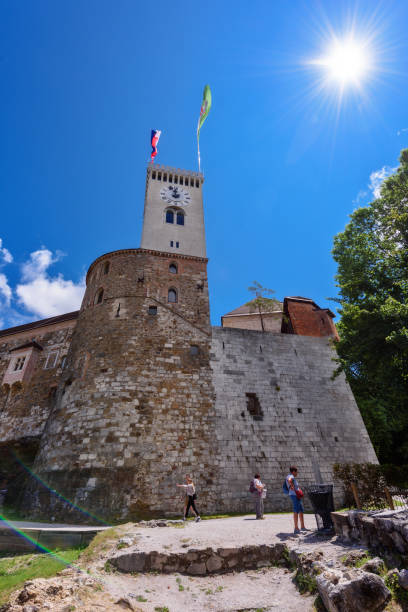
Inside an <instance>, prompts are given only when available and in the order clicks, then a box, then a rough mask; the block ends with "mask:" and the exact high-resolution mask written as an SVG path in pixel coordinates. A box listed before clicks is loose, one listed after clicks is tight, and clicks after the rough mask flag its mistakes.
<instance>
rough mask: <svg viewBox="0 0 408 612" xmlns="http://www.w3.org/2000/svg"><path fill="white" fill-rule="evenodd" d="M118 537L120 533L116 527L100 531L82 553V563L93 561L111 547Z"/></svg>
mask: <svg viewBox="0 0 408 612" xmlns="http://www.w3.org/2000/svg"><path fill="white" fill-rule="evenodd" d="M118 537H119V533H118V531H117V529H115V527H111V528H110V529H105V530H104V531H99V533H97V534H96V536H95V537H94V539H93V540H92V542H90V544H89V545H88V546H87V548H85V550H84V551H83V552H82V554H81V559H80V561H85V563H88V562H89V561H92V560H93V559H95V558H96V557H97V556H98V554H99V553H101V552H102V551H103V550H106V548H108V547H109V543H110V542H112V541H114V540H116V539H117V538H118Z"/></svg>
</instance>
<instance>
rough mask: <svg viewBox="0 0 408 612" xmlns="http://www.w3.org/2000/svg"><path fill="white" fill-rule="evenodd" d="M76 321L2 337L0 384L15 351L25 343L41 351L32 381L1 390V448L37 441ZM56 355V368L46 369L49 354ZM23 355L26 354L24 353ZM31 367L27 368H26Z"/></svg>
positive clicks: (3, 386) (35, 352) (36, 355)
mask: <svg viewBox="0 0 408 612" xmlns="http://www.w3.org/2000/svg"><path fill="white" fill-rule="evenodd" d="M75 323H76V321H75V320H73V321H69V322H67V323H65V324H61V325H59V326H55V327H56V329H55V328H54V329H52V328H51V329H50V328H44V329H43V328H40V329H35V328H34V329H32V330H28V331H26V332H22V333H19V334H14V335H10V336H6V337H3V338H2V337H0V382H1V381H3V380H4V378H5V375H6V373H7V371H8V369H9V364H10V360H11V359H12V353H10V351H13V350H14V349H16V348H18V347H19V346H23V345H24V344H26V343H29V342H32V341H33V340H34V341H35V342H37V343H38V344H39V345H40V347H41V348H42V350H40V349H34V350H33V351H32V353H33V355H32V357H31V360H35V364H34V366H35V367H32V368H31V373H30V376H29V377H25V378H24V380H23V381H22V382H20V381H16V382H15V383H14V384H11V385H9V384H1V386H0V419H1V431H0V446H1V445H4V444H5V443H7V444H10V443H12V442H13V441H18V440H20V439H21V438H22V437H25V438H29V437H32V438H38V439H39V437H40V436H41V434H42V432H43V430H44V426H45V423H46V421H47V419H48V417H49V414H50V411H51V409H52V407H53V402H54V392H55V390H56V388H57V386H58V383H59V379H60V377H61V373H62V367H61V366H62V363H63V359H64V357H65V356H66V355H67V353H68V349H69V346H70V344H71V337H72V331H73V328H74V326H75ZM55 351H57V353H58V354H57V356H56V361H55V365H54V367H49V368H47V369H45V365H46V360H47V358H48V355H49V353H50V352H53V353H54V352H55ZM22 352H24V351H22ZM27 365H28V366H30V364H26V367H27Z"/></svg>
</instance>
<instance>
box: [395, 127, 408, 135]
mask: <svg viewBox="0 0 408 612" xmlns="http://www.w3.org/2000/svg"><path fill="white" fill-rule="evenodd" d="M404 132H408V128H401V129H400V130H398V131H397V136H401V134H403V133H404Z"/></svg>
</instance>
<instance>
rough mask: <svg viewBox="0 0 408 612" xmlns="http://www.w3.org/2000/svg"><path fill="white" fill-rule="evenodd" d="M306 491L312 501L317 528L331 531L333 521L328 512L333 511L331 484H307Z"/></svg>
mask: <svg viewBox="0 0 408 612" xmlns="http://www.w3.org/2000/svg"><path fill="white" fill-rule="evenodd" d="M306 493H307V495H308V497H309V499H310V501H311V503H312V507H313V511H314V513H315V517H316V523H317V529H318V530H319V531H322V532H329V531H333V521H332V519H331V516H330V513H331V512H333V511H334V502H333V485H332V484H313V485H309V486H308V487H306Z"/></svg>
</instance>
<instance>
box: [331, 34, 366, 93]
mask: <svg viewBox="0 0 408 612" xmlns="http://www.w3.org/2000/svg"><path fill="white" fill-rule="evenodd" d="M319 64H320V65H321V66H322V67H323V68H325V69H326V71H327V77H328V79H329V80H332V81H337V82H339V83H341V84H342V85H344V84H347V83H354V84H359V83H360V82H361V80H362V79H363V78H364V76H365V75H366V74H367V73H368V72H369V70H370V67H371V60H370V54H369V51H368V49H367V46H366V45H365V44H364V43H361V42H356V41H353V40H351V39H348V40H344V41H336V42H335V43H334V44H333V46H332V47H331V49H330V50H329V52H328V54H327V56H325V57H323V58H321V59H320V61H319Z"/></svg>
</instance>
